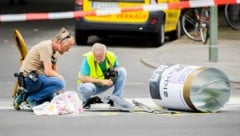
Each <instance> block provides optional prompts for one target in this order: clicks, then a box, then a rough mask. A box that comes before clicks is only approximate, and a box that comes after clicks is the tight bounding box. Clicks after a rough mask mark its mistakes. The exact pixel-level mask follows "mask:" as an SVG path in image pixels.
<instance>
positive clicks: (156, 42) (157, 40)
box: [152, 23, 165, 47]
mask: <svg viewBox="0 0 240 136" xmlns="http://www.w3.org/2000/svg"><path fill="white" fill-rule="evenodd" d="M164 41H165V34H164V25H163V23H162V24H161V29H160V31H159V32H157V33H154V34H153V36H152V43H153V46H155V47H159V46H161V45H163V44H164Z"/></svg>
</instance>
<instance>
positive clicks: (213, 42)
mask: <svg viewBox="0 0 240 136" xmlns="http://www.w3.org/2000/svg"><path fill="white" fill-rule="evenodd" d="M209 61H210V62H217V61H218V8H217V6H211V7H210V41H209Z"/></svg>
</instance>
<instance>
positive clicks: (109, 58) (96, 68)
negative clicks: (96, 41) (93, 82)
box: [84, 51, 116, 79]
mask: <svg viewBox="0 0 240 136" xmlns="http://www.w3.org/2000/svg"><path fill="white" fill-rule="evenodd" d="M84 56H86V57H87V62H88V65H89V68H90V75H89V76H90V77H93V78H98V79H104V74H103V72H102V70H101V67H100V65H99V64H98V63H96V62H95V60H94V55H93V52H88V53H86V54H84ZM105 60H106V68H107V69H109V68H110V66H113V65H114V62H115V61H116V56H115V54H114V53H113V52H111V51H107V52H106V56H105ZM109 63H110V64H109Z"/></svg>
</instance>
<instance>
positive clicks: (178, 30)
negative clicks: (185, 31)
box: [169, 21, 182, 40]
mask: <svg viewBox="0 0 240 136" xmlns="http://www.w3.org/2000/svg"><path fill="white" fill-rule="evenodd" d="M181 35H182V28H181V21H178V23H177V26H176V30H174V31H172V32H170V33H169V39H170V40H176V39H178V38H179V37H181Z"/></svg>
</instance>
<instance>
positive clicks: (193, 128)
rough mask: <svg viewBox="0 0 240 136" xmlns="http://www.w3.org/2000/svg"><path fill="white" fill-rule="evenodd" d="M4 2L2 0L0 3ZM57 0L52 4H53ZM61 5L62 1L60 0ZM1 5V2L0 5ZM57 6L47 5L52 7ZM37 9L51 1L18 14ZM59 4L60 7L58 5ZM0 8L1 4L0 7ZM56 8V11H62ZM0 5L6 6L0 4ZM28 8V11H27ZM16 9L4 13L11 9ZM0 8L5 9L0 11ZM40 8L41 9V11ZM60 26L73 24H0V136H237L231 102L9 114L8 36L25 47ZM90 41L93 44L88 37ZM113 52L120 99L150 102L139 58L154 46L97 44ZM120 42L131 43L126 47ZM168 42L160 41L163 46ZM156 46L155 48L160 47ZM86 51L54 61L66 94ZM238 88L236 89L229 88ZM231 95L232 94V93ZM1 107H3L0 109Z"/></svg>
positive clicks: (12, 57) (11, 48) (115, 41)
mask: <svg viewBox="0 0 240 136" xmlns="http://www.w3.org/2000/svg"><path fill="white" fill-rule="evenodd" d="M5 1H6V0H5ZM57 1H58V0H57ZM62 1H63V0H62ZM3 2H4V1H3ZM54 2H55V4H57V3H58V2H56V0H55V1H53V2H52V3H54ZM36 3H42V4H43V5H41V4H40V5H38V6H37V7H38V8H40V7H44V8H45V9H47V10H48V9H51V10H52V9H53V8H51V7H52V5H51V2H50V3H49V4H46V3H48V2H46V3H44V2H40V1H37V0H33V1H29V3H28V4H29V5H26V7H29V8H23V9H22V10H25V11H28V9H31V10H34V8H33V7H34V5H37V4H36ZM59 3H62V2H60V1H59ZM2 4H5V6H3V5H2ZM71 4H72V3H70V2H66V3H65V4H64V6H62V5H58V6H57V8H56V9H58V10H59V9H64V10H66V8H65V7H69V10H70V9H71V8H70V7H71V6H70V5H71ZM0 5H1V7H6V6H8V5H7V4H6V3H2V2H1V4H0ZM30 7H31V8H30ZM17 8H20V6H19V7H17V6H14V8H10V9H9V10H8V11H7V10H2V11H1V13H3V11H4V12H13V11H14V10H16V11H17ZM4 9H5V8H4ZM22 10H21V11H22ZM41 10H42V9H41ZM61 27H66V28H67V29H69V30H70V31H71V32H72V33H73V30H74V21H73V20H53V21H33V22H12V23H0V30H1V33H0V43H1V44H0V56H1V59H0V64H1V67H0V70H1V72H0V87H1V89H0V122H1V123H0V135H1V136H15V135H24V136H28V135H29V136H30V135H35V136H42V135H58V136H64V135H101V136H103V135H107V136H108V135H115V136H123V135H129V136H135V135H136V136H146V135H151V136H157V135H167V136H175V135H184V136H191V135H194V136H202V135H206V136H208V135H209V136H210V135H211V136H226V135H228V136H236V135H238V134H239V133H240V114H239V111H240V106H239V102H238V101H237V102H236V101H235V100H232V101H230V103H228V104H227V105H226V106H225V107H223V108H222V109H221V110H220V111H219V112H218V113H197V112H182V111H181V112H180V113H179V114H151V113H144V112H136V113H128V112H108V111H102V112H94V111H92V112H84V113H82V114H80V115H76V116H73V115H69V116H36V115H34V114H33V112H31V111H28V110H23V111H15V110H13V109H12V108H11V93H12V90H13V86H14V83H15V80H16V79H15V78H14V77H13V72H15V71H17V70H18V67H19V54H18V51H17V48H16V47H15V44H14V41H13V38H12V32H13V30H14V29H15V28H18V29H19V30H20V31H21V33H22V34H23V36H24V39H25V41H26V43H27V45H28V47H29V49H30V48H31V47H32V46H33V45H34V44H36V43H37V42H39V41H41V40H45V39H51V38H52V37H53V36H54V35H55V33H56V32H57V31H58V30H59V29H60V28H61ZM91 40H93V41H94V40H98V39H96V38H95V37H92V38H91ZM100 41H101V42H104V43H106V44H107V45H109V48H108V49H109V50H112V51H114V52H115V53H116V54H117V55H118V58H119V61H120V64H121V65H122V66H124V67H126V68H127V71H128V78H127V84H126V88H125V92H124V97H125V98H146V99H148V98H150V95H149V89H148V82H149V78H150V76H151V74H152V72H153V70H154V69H152V68H151V67H147V66H146V65H144V64H143V63H142V62H141V61H140V60H141V58H142V57H144V55H143V54H149V53H151V52H153V51H155V50H156V49H157V48H152V47H148V45H149V43H148V42H146V41H145V40H144V39H137V38H136V39H134V40H132V39H128V38H116V37H115V38H114V37H112V38H110V39H105V40H100ZM125 41H131V42H129V43H128V44H126V43H125ZM168 44H171V42H168V43H166V44H165V45H164V46H167V45H168ZM160 48H161V47H160ZM88 50H90V47H89V46H76V45H74V47H73V48H72V49H71V50H70V51H69V52H68V53H66V54H64V55H63V56H61V57H60V64H59V65H60V72H61V73H62V74H63V75H64V76H65V80H66V82H67V87H66V90H76V87H77V86H76V85H77V84H76V79H77V73H78V71H79V68H80V64H81V56H82V54H83V53H84V52H86V51H88ZM235 89H239V88H235ZM234 91H236V90H234ZM4 106H5V107H4Z"/></svg>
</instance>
